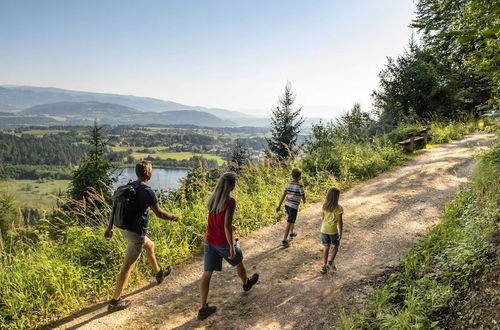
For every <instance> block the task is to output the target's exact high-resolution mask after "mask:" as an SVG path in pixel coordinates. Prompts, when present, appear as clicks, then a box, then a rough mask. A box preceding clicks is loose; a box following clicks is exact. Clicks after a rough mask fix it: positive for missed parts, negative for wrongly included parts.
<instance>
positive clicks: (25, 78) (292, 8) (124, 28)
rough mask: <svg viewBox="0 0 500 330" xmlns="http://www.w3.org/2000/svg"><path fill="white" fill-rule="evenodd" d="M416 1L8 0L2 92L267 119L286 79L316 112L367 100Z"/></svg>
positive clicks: (0, 31)
mask: <svg viewBox="0 0 500 330" xmlns="http://www.w3.org/2000/svg"><path fill="white" fill-rule="evenodd" d="M414 10H415V5H414V3H413V1H412V0H377V1H373V0H351V1H340V0H330V1H326V0H314V1H306V0H301V1H298V0H287V1H282V0H252V1H242V0H224V1H221V0H205V1H201V0H200V1H193V0H183V1H174V0H169V1H159V0H157V1H153V0H151V1H127V0H121V1H115V0H106V1H102V0H100V1H93V0H85V1H67V0H62V1H55V0H44V1H40V0H34V1H27V0H0V45H1V51H0V85H7V84H13V85H29V86H41V87H58V88H65V89H73V90H83V91H92V92H103V93H117V94H127V95H136V96H148V97H156V98H160V99H164V100H169V101H174V102H179V103H183V104H188V105H198V106H206V107H218V108H225V109H230V110H238V111H243V112H247V113H254V114H258V115H267V114H269V112H270V109H271V108H272V107H273V106H275V105H276V103H277V100H278V96H279V95H280V94H282V92H283V90H284V87H285V84H286V82H287V81H290V82H291V83H292V88H293V90H294V91H295V93H296V105H297V106H303V115H305V116H308V117H335V116H337V115H338V114H339V113H340V112H342V111H345V110H347V109H350V108H351V107H352V105H353V104H354V103H355V102H359V103H361V106H362V108H363V109H364V110H370V109H371V97H370V95H371V93H372V91H373V90H374V89H377V87H378V82H379V78H378V76H377V75H378V73H379V72H380V70H381V69H383V67H384V64H385V63H386V61H387V57H388V56H390V57H394V56H397V55H398V54H401V53H402V52H403V51H404V49H405V46H406V45H407V42H408V39H409V37H410V35H411V33H412V30H411V29H410V28H409V27H408V25H409V24H410V22H411V19H412V18H413V17H414Z"/></svg>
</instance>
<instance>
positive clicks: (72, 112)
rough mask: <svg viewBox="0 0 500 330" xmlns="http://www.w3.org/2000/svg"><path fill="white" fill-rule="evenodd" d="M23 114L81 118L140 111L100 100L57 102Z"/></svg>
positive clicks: (123, 114)
mask: <svg viewBox="0 0 500 330" xmlns="http://www.w3.org/2000/svg"><path fill="white" fill-rule="evenodd" d="M21 113H22V114H25V115H50V116H70V117H75V116H76V117H83V118H96V117H98V118H116V117H119V116H128V115H132V114H138V113H141V112H140V111H138V110H136V109H132V108H130V107H126V106H123V105H119V104H113V103H101V102H94V101H91V102H57V103H49V104H42V105H35V106H34V107H31V108H28V109H25V110H23V111H21Z"/></svg>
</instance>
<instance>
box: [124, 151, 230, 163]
mask: <svg viewBox="0 0 500 330" xmlns="http://www.w3.org/2000/svg"><path fill="white" fill-rule="evenodd" d="M132 156H133V157H134V158H136V159H144V158H146V157H148V156H151V157H154V158H157V157H159V158H161V159H167V158H172V159H175V160H187V159H190V158H191V157H194V156H203V157H205V158H206V159H214V160H216V161H217V163H218V164H219V165H222V164H224V163H225V160H224V159H222V157H220V156H217V155H210V154H195V153H192V152H161V151H160V152H156V153H142V152H133V153H132Z"/></svg>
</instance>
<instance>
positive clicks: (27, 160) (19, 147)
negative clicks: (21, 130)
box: [0, 132, 89, 166]
mask: <svg viewBox="0 0 500 330" xmlns="http://www.w3.org/2000/svg"><path fill="white" fill-rule="evenodd" d="M80 142H81V141H80V138H79V137H78V136H77V135H75V134H72V133H70V132H67V133H59V134H46V135H42V136H36V135H32V134H22V135H21V136H17V135H14V134H8V133H2V132H0V163H5V164H13V165H19V164H24V165H58V166H62V165H64V166H73V165H77V164H79V163H80V161H81V159H82V158H83V157H84V156H85V153H86V152H87V150H88V149H89V148H88V146H86V145H83V144H81V143H80Z"/></svg>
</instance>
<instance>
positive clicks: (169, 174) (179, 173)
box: [113, 167, 187, 190]
mask: <svg viewBox="0 0 500 330" xmlns="http://www.w3.org/2000/svg"><path fill="white" fill-rule="evenodd" d="M120 170H123V172H122V173H121V175H120V176H119V177H118V182H116V183H115V184H114V185H113V187H114V188H116V187H118V186H121V185H124V184H127V182H128V180H130V179H132V180H136V179H137V176H136V175H135V169H134V168H132V167H126V168H123V169H120ZM186 175H187V171H186V170H180V169H165V168H153V176H152V177H151V180H150V181H149V182H148V186H150V187H151V189H153V190H160V189H163V190H176V189H177V188H179V185H180V182H179V180H180V179H183V178H185V177H186Z"/></svg>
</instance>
